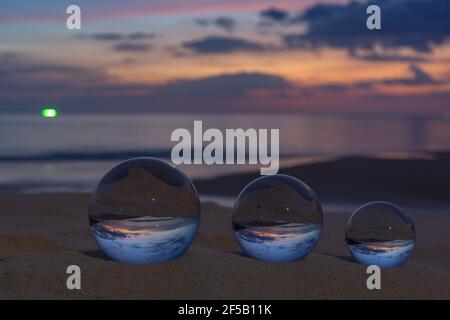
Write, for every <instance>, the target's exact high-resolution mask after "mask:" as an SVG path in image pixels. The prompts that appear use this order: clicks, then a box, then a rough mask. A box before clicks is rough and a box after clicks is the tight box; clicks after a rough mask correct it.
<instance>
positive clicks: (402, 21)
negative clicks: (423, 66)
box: [283, 0, 450, 52]
mask: <svg viewBox="0 0 450 320" xmlns="http://www.w3.org/2000/svg"><path fill="white" fill-rule="evenodd" d="M376 4H377V5H379V6H380V7H381V10H382V30H380V31H378V30H376V31H371V30H368V29H367V28H366V18H367V14H366V9H367V6H368V2H350V3H348V4H345V5H331V4H318V5H315V6H313V7H311V8H309V9H307V10H306V11H304V12H302V13H301V14H300V15H299V16H298V17H296V18H295V19H294V22H295V23H303V24H306V25H307V26H308V28H307V31H306V32H304V33H299V34H287V35H285V36H284V37H283V41H284V43H285V44H286V46H288V47H290V48H313V49H317V48H320V47H324V46H327V47H332V48H343V49H348V50H349V51H354V50H357V49H361V48H362V49H374V48H375V47H376V46H377V45H379V46H382V47H384V48H401V47H407V48H411V49H413V50H415V51H417V52H430V51H431V50H432V49H433V46H435V45H441V44H443V43H444V42H445V41H446V40H447V39H449V38H450V19H449V17H450V4H449V1H448V0H428V1H423V0H408V1H405V0H379V1H377V3H376Z"/></svg>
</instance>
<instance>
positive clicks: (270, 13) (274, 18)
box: [260, 7, 289, 23]
mask: <svg viewBox="0 0 450 320" xmlns="http://www.w3.org/2000/svg"><path fill="white" fill-rule="evenodd" d="M260 15H261V17H262V18H264V19H266V20H269V21H271V22H280V23H284V22H287V21H288V20H289V12H288V11H286V10H283V9H279V8H275V7H272V8H269V9H266V10H263V11H261V13H260Z"/></svg>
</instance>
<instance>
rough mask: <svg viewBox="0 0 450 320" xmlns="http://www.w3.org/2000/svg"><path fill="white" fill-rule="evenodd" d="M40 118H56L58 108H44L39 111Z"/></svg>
mask: <svg viewBox="0 0 450 320" xmlns="http://www.w3.org/2000/svg"><path fill="white" fill-rule="evenodd" d="M41 115H42V118H56V117H57V116H58V110H56V109H54V108H45V109H42V112H41Z"/></svg>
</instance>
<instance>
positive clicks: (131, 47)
mask: <svg viewBox="0 0 450 320" xmlns="http://www.w3.org/2000/svg"><path fill="white" fill-rule="evenodd" d="M151 48H152V46H150V45H148V44H145V43H134V42H125V43H120V44H117V45H115V46H114V50H116V51H124V52H146V51H149V50H150V49H151Z"/></svg>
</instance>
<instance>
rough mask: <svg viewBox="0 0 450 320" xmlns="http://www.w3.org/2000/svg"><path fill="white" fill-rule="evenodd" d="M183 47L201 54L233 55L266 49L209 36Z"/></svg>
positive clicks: (251, 42)
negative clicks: (239, 52) (237, 52)
mask: <svg viewBox="0 0 450 320" xmlns="http://www.w3.org/2000/svg"><path fill="white" fill-rule="evenodd" d="M183 47H184V48H186V49H190V50H192V51H194V52H196V53H201V54H217V53H232V52H236V51H250V52H255V51H261V50H264V49H265V47H264V46H263V45H261V44H259V43H257V42H253V41H251V40H246V39H242V38H235V37H222V36H209V37H206V38H203V39H198V40H193V41H188V42H184V43H183Z"/></svg>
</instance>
